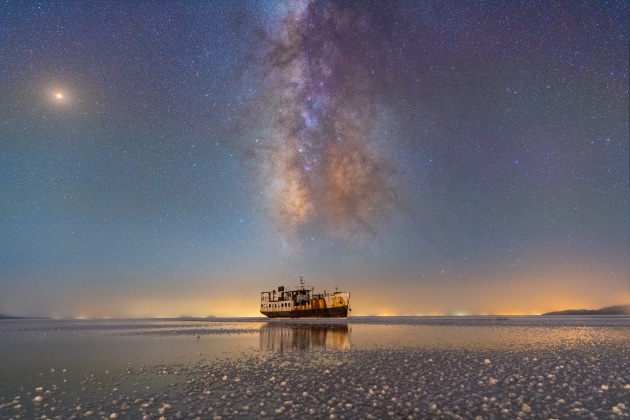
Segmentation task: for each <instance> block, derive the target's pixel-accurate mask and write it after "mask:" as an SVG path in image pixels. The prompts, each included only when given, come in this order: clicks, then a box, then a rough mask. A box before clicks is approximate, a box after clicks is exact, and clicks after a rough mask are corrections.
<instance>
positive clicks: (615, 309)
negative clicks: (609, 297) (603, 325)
mask: <svg viewBox="0 0 630 420" xmlns="http://www.w3.org/2000/svg"><path fill="white" fill-rule="evenodd" d="M543 315H630V305H617V306H609V307H607V308H602V309H595V310H590V309H569V310H567V311H555V312H547V313H546V314H543Z"/></svg>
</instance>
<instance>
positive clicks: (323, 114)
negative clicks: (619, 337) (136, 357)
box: [0, 1, 630, 317]
mask: <svg viewBox="0 0 630 420" xmlns="http://www.w3.org/2000/svg"><path fill="white" fill-rule="evenodd" d="M628 9H629V6H628V2H626V1H618V2H616V1H611V2H603V1H566V2H548V1H525V2H516V1H509V2H490V1H485V2H472V1H471V2H448V1H446V2H442V1H440V2H437V1H436V2H431V1H410V2H381V1H374V2H368V1H360V2H341V1H340V2H337V1H313V2H298V1H286V2H281V1H249V2H248V1H214V2H201V1H185V2H157V1H156V2H151V1H146V2H118V1H104V2H71V1H63V2H55V1H45V2H28V1H22V2H3V4H2V5H0V194H1V196H2V199H1V200H0V313H3V314H12V315H41V316H53V317H127V316H132V317H135V316H179V315H184V314H185V315H191V316H206V315H210V314H213V315H217V316H255V315H257V314H258V308H259V306H258V303H259V299H260V292H261V291H263V290H271V289H273V288H275V287H277V286H280V285H286V286H292V285H296V284H298V277H299V276H300V275H304V276H305V279H306V281H307V283H309V284H312V285H314V286H315V288H316V291H317V290H319V291H322V290H323V289H326V290H328V291H330V290H333V289H334V288H335V286H339V288H340V290H350V291H351V293H352V298H351V306H352V308H353V314H354V315H448V314H495V313H502V314H533V313H540V312H545V311H550V310H558V309H568V308H578V307H579V308H597V307H601V306H608V305H613V304H620V303H627V302H628V301H629V300H630V291H629V287H630V284H629V282H630V198H629V181H628V180H629V169H628V168H629V127H628V118H629V117H628V115H629V109H628V107H629V105H628V103H629V93H628V43H629V33H628V31H629V29H628V28H629V26H630V22H629V18H628V16H629V10H628Z"/></svg>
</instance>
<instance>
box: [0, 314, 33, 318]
mask: <svg viewBox="0 0 630 420" xmlns="http://www.w3.org/2000/svg"><path fill="white" fill-rule="evenodd" d="M0 319H27V318H25V317H22V316H11V315H2V314H0Z"/></svg>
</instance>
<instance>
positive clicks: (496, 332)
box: [0, 317, 630, 419]
mask: <svg viewBox="0 0 630 420" xmlns="http://www.w3.org/2000/svg"><path fill="white" fill-rule="evenodd" d="M0 354H2V358H1V360H0V378H2V380H1V381H0V417H1V418H64V419H65V418H83V417H92V418H155V419H158V418H162V417H163V418H202V419H205V418H232V417H239V418H259V417H270V418H304V417H311V418H379V419H380V418H518V417H522V418H627V417H629V416H630V318H628V317H597V318H595V317H593V318H583V317H567V318H553V319H550V318H543V317H507V318H496V317H477V318H475V317H464V318H462V317H457V318H422V317H400V318H377V317H374V318H352V319H349V320H334V321H326V320H288V321H274V322H267V321H266V320H264V319H229V320H212V321H181V320H132V321H25V320H11V321H2V322H0Z"/></svg>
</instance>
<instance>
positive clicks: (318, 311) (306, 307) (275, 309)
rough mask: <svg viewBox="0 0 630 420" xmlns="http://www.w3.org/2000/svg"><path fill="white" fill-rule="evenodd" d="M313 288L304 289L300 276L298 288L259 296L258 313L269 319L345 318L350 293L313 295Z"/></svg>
mask: <svg viewBox="0 0 630 420" xmlns="http://www.w3.org/2000/svg"><path fill="white" fill-rule="evenodd" d="M313 290H314V289H313V287H312V286H311V287H310V288H306V287H304V278H302V277H301V276H300V287H297V288H295V289H293V290H289V289H287V290H285V289H284V286H280V287H278V291H277V292H276V291H275V290H272V291H271V292H262V293H261V294H260V313H262V314H263V315H266V316H268V317H269V318H303V317H316V318H340V317H347V316H348V311H350V309H349V306H350V292H338V291H335V293H332V294H330V293H326V291H324V293H318V294H314V293H313Z"/></svg>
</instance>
